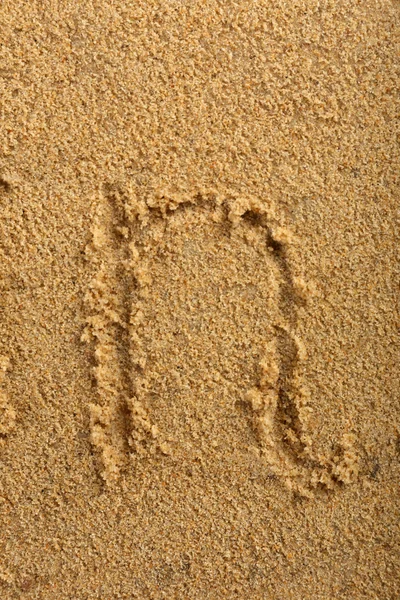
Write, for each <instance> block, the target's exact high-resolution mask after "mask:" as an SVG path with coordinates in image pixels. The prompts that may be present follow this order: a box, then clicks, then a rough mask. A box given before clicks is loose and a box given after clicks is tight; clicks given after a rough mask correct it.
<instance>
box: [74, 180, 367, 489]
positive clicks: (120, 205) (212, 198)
mask: <svg viewBox="0 0 400 600" xmlns="http://www.w3.org/2000/svg"><path fill="white" fill-rule="evenodd" d="M295 251H296V244H295V242H294V241H293V240H292V235H291V233H290V231H289V229H288V228H287V226H286V225H285V224H284V222H283V220H282V217H281V216H280V215H279V214H278V212H277V210H276V209H275V208H274V207H273V206H271V205H270V204H268V202H262V201H260V200H259V199H255V198H236V197H230V198H219V197H218V195H217V194H214V193H212V192H210V193H207V194H199V195H197V196H196V197H190V198H171V197H169V196H168V197H167V195H165V196H164V195H162V194H160V195H159V196H157V197H156V196H154V197H153V198H151V199H147V200H144V199H138V198H136V197H135V196H134V195H133V194H132V193H130V192H129V190H122V189H119V188H117V187H113V186H110V187H108V188H107V189H105V190H104V191H103V192H101V193H99V203H98V207H97V214H96V217H95V221H94V225H93V240H92V243H91V244H90V246H89V248H88V255H89V258H90V260H92V261H93V263H94V265H95V268H96V275H95V277H94V279H93V281H92V282H91V285H90V289H89V291H88V294H87V306H88V309H89V311H90V315H89V317H88V321H87V327H86V330H85V333H84V336H83V337H84V339H85V340H87V341H91V343H92V344H93V348H94V354H95V361H96V365H95V367H94V371H95V377H96V381H97V389H98V398H99V400H98V403H97V404H95V405H91V406H90V423H91V439H92V443H93V445H94V446H95V448H96V450H97V453H98V456H99V459H100V462H101V465H102V467H101V469H102V476H103V478H104V479H105V481H106V482H107V483H108V484H112V483H113V482H115V481H117V480H118V478H119V477H120V474H121V473H122V472H123V471H124V469H126V468H128V466H129V464H130V463H131V461H134V460H137V459H138V457H140V456H153V455H157V454H158V453H161V454H169V453H172V454H179V453H182V456H183V455H184V454H185V453H187V452H190V448H191V447H192V446H193V444H196V443H197V442H196V440H199V441H198V444H200V445H201V443H202V440H203V441H204V440H205V439H208V438H207V436H209V435H210V428H211V429H214V431H217V432H218V435H219V436H220V438H221V439H222V440H223V439H224V435H225V433H224V414H225V413H226V411H227V410H233V409H232V406H234V400H235V399H236V401H240V400H242V401H243V400H244V401H245V402H246V403H247V405H248V406H249V407H250V410H251V415H252V423H253V431H254V433H255V435H256V439H257V447H258V452H259V455H260V459H262V460H265V461H266V463H267V464H268V467H269V468H270V469H271V470H272V471H273V472H274V473H275V474H276V475H278V476H279V477H281V478H282V480H283V481H284V482H285V483H286V485H287V486H288V487H289V488H290V489H293V490H295V491H297V492H299V493H301V494H302V495H305V496H312V495H313V494H314V492H315V490H317V489H319V490H320V489H324V488H325V489H326V488H333V487H335V486H336V485H337V484H338V483H339V482H348V481H350V480H351V479H352V477H353V476H354V474H355V473H356V471H357V456H356V453H355V451H354V449H353V440H352V438H351V437H348V438H346V439H344V441H343V444H342V446H341V449H340V452H339V453H338V454H335V455H332V456H329V457H325V456H320V455H317V454H316V452H315V451H314V448H313V442H312V436H311V434H310V427H309V425H308V419H309V415H310V413H311V407H310V406H309V392H308V390H307V387H306V386H305V384H304V381H303V374H302V372H303V364H304V361H305V360H306V350H305V348H304V345H303V343H302V341H301V339H299V337H298V335H297V334H296V329H297V319H298V317H297V314H298V310H297V308H298V303H299V301H300V298H301V295H302V290H303V289H304V286H305V283H304V281H303V280H302V278H301V274H298V273H296V272H295V268H294V267H293V266H292V264H294V262H293V261H292V260H291V256H293V255H292V253H293V252H295ZM229 407H230V408H229ZM236 416H237V415H236ZM204 424H207V427H206V428H205V426H204ZM244 426H245V425H244ZM226 435H228V434H226ZM189 438H190V440H192V442H191V443H189V442H187V440H189Z"/></svg>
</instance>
